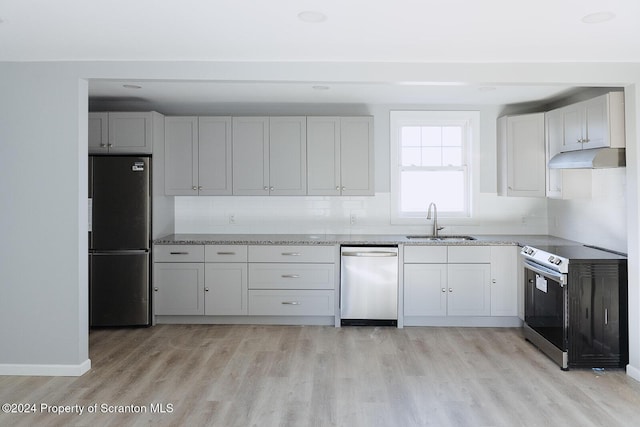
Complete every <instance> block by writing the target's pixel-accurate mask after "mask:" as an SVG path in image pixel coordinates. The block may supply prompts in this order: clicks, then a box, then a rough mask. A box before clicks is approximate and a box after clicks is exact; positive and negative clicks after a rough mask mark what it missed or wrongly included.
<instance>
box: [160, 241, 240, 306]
mask: <svg viewBox="0 0 640 427" xmlns="http://www.w3.org/2000/svg"><path fill="white" fill-rule="evenodd" d="M154 256H155V261H156V262H155V263H154V277H153V282H154V306H155V314H156V315H158V316H192V315H208V316H211V315H242V314H247V276H248V275H247V247H246V246H245V245H206V246H204V245H162V246H160V245H159V246H156V249H155V255H154Z"/></svg>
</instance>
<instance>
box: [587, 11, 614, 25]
mask: <svg viewBox="0 0 640 427" xmlns="http://www.w3.org/2000/svg"><path fill="white" fill-rule="evenodd" d="M615 17H616V15H615V13H613V12H607V11H604V12H595V13H590V14H588V15H585V16H583V17H582V19H581V21H582V22H583V23H585V24H600V23H601V22H607V21H611V20H612V19H613V18H615Z"/></svg>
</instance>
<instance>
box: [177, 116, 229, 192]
mask: <svg viewBox="0 0 640 427" xmlns="http://www.w3.org/2000/svg"><path fill="white" fill-rule="evenodd" d="M230 165H231V118H230V117H167V118H166V119H165V194H166V195H172V196H195V195H201V196H202V195H205V196H212V195H228V194H231V167H230Z"/></svg>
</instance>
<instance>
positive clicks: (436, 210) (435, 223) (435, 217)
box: [427, 202, 444, 237]
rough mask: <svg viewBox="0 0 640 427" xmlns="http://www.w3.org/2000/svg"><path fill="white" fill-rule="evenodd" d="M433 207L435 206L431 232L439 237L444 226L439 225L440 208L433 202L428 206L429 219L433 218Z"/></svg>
mask: <svg viewBox="0 0 640 427" xmlns="http://www.w3.org/2000/svg"><path fill="white" fill-rule="evenodd" d="M431 208H433V232H432V233H431V234H432V235H433V237H438V231H440V230H442V229H443V228H444V227H438V208H437V207H436V204H435V203H433V202H431V203H430V204H429V207H428V208H427V219H431Z"/></svg>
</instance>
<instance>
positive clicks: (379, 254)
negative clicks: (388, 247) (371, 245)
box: [342, 251, 398, 258]
mask: <svg viewBox="0 0 640 427" xmlns="http://www.w3.org/2000/svg"><path fill="white" fill-rule="evenodd" d="M342 256H355V257H371V258H374V257H397V256H398V253H397V252H391V251H369V252H366V251H345V252H342Z"/></svg>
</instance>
